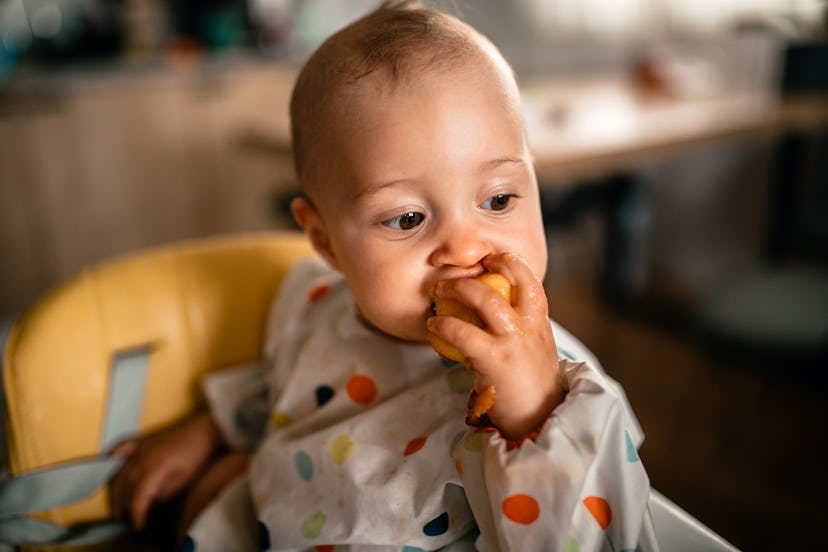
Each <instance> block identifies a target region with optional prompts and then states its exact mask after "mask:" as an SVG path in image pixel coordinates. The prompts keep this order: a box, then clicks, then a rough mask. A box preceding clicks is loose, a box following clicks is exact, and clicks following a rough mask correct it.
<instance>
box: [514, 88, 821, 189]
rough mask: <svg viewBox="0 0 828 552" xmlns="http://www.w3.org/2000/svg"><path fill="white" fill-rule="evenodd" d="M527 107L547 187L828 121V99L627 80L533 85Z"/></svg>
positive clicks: (538, 166) (537, 159) (525, 99)
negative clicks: (695, 91)
mask: <svg viewBox="0 0 828 552" xmlns="http://www.w3.org/2000/svg"><path fill="white" fill-rule="evenodd" d="M523 103H524V111H525V113H526V118H527V126H528V134H529V142H530V145H531V147H532V150H533V153H534V155H535V165H536V171H537V173H538V179H539V180H540V181H541V182H542V183H554V182H557V181H571V180H575V179H583V178H595V177H601V176H605V175H607V174H612V173H616V172H622V171H630V170H635V169H637V168H639V167H641V166H642V165H646V164H648V163H653V162H661V161H664V160H665V158H667V157H669V156H674V155H679V154H684V153H687V152H688V151H692V148H693V147H695V146H709V145H710V144H711V143H715V142H716V141H718V140H731V139H734V138H738V137H745V136H748V137H749V136H757V135H763V136H773V135H775V134H779V133H783V132H788V131H792V130H807V129H810V128H814V127H816V126H818V125H821V124H825V123H826V122H828V95H823V96H817V97H802V98H798V99H782V98H778V97H773V96H771V95H768V94H764V95H763V94H758V93H752V92H749V91H738V90H734V91H727V90H722V91H718V92H713V93H707V94H704V95H698V96H695V97H694V96H690V95H688V96H685V97H682V96H681V94H680V93H676V92H670V91H668V90H663V89H658V88H655V89H646V88H642V87H641V85H640V84H636V83H635V82H633V81H632V80H631V79H627V78H623V77H619V78H595V79H586V80H581V81H569V82H560V81H558V82H551V81H550V82H537V83H532V84H529V85H528V86H526V87H524V89H523Z"/></svg>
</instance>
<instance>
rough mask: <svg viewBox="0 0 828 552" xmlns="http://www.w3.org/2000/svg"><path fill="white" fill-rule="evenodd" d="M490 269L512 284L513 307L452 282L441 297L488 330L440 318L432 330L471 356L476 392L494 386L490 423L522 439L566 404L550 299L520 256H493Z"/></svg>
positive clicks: (464, 281) (468, 283)
mask: <svg viewBox="0 0 828 552" xmlns="http://www.w3.org/2000/svg"><path fill="white" fill-rule="evenodd" d="M484 264H485V266H486V268H487V269H488V270H489V271H491V272H499V273H500V274H502V275H504V276H505V277H506V278H508V279H509V281H511V282H512V300H513V305H510V304H509V302H508V301H507V300H506V299H504V298H503V297H502V296H501V295H500V294H498V293H497V292H496V291H494V290H492V289H491V288H490V287H489V286H487V285H486V284H484V283H482V282H478V281H475V280H472V279H468V278H461V279H458V280H450V281H447V282H443V283H441V284H439V285H438V286H437V288H436V290H435V293H436V295H437V297H441V298H444V299H453V300H456V301H458V302H460V303H463V304H465V305H468V306H469V307H471V308H472V309H474V310H475V311H476V312H477V314H478V315H479V316H480V318H481V319H482V320H483V322H484V323H485V324H486V327H485V328H478V327H477V326H475V325H473V324H470V323H468V322H464V321H463V320H460V319H458V318H455V317H452V316H434V317H431V318H430V319H429V320H428V329H429V331H430V332H431V333H433V334H435V335H437V336H439V337H441V338H443V339H445V340H446V341H448V342H449V343H451V344H453V345H454V346H456V347H457V348H458V349H459V350H460V351H461V352H462V353H463V354H464V355H465V356H466V358H467V359H468V361H469V363H470V365H471V366H472V368H473V369H474V371H475V377H474V389H475V391H477V392H479V393H480V392H483V390H485V389H486V388H487V387H488V386H490V385H491V386H493V387H494V390H495V402H494V406H493V407H492V409H491V410H490V411H489V413H488V415H489V419H490V420H491V422H492V423H493V424H494V425H495V426H497V427H498V428H499V429H500V430H501V432H503V434H504V435H505V436H507V437H509V438H520V437H523V436H525V435H527V434H529V433H530V432H532V431H533V430H534V429H536V428H537V427H539V426H540V425H541V424H542V423H543V421H544V420H545V419H546V418H547V417H548V416H549V415H550V414H551V412H552V410H553V409H554V408H555V407H556V406H557V405H558V404H560V402H561V401H562V400H563V392H562V389H561V385H560V379H559V372H558V355H557V349H556V346H555V339H554V337H553V336H552V328H551V326H550V324H549V317H548V306H547V301H546V294H545V293H544V290H543V285H542V284H541V282H540V281H539V280H538V278H537V277H536V276H535V274H534V273H533V271H532V269H531V267H530V266H529V265H528V264H527V263H526V261H524V260H523V259H522V258H520V257H518V256H517V255H513V254H509V253H507V254H503V255H497V256H493V257H488V258H486V259H485V260H484Z"/></svg>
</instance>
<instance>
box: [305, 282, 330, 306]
mask: <svg viewBox="0 0 828 552" xmlns="http://www.w3.org/2000/svg"><path fill="white" fill-rule="evenodd" d="M330 291H331V286H330V285H329V284H319V285H317V286H314V288H313V289H311V290H310V291H309V292H308V301H310V302H311V303H316V302H317V301H319V300H320V299H322V298H324V297H325V296H326V295H328V293H330Z"/></svg>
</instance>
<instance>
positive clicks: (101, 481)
mask: <svg viewBox="0 0 828 552" xmlns="http://www.w3.org/2000/svg"><path fill="white" fill-rule="evenodd" d="M149 356H150V347H149V346H145V347H141V348H136V349H129V350H126V351H122V352H120V353H118V354H116V355H115V357H114V358H113V360H112V366H111V374H110V378H109V393H108V396H109V399H108V403H107V408H106V412H105V416H104V427H103V433H102V435H101V445H100V450H101V452H103V453H106V452H107V451H108V450H109V449H110V448H111V447H112V446H113V445H115V444H116V443H118V442H119V441H120V440H122V439H124V438H126V437H130V436H132V435H135V434H137V433H138V430H139V429H140V423H141V414H142V409H143V404H144V395H145V392H146V378H147V373H148V371H149ZM122 463H123V458H117V457H110V456H100V457H96V458H90V459H85V460H80V461H76V462H67V463H65V464H60V465H57V466H52V467H50V468H45V469H41V470H37V471H33V472H29V473H25V474H22V475H18V476H15V477H13V478H11V479H9V480H7V481H5V482H3V484H2V485H0V541H3V542H8V543H13V544H45V543H50V542H57V541H60V542H61V543H62V544H67V543H70V542H71V543H81V542H94V541H96V540H104V539H106V538H110V537H112V536H114V535H117V534H119V533H120V532H122V531H123V530H124V529H125V526H124V525H123V524H121V523H102V524H94V525H88V526H84V527H75V528H66V527H62V526H60V525H57V524H54V523H50V522H47V521H43V520H38V519H32V518H24V517H19V516H23V515H25V514H30V513H33V512H39V511H43V510H48V509H51V508H56V507H58V506H63V505H66V504H71V503H73V502H77V501H79V500H81V499H83V498H86V497H88V496H89V495H91V494H92V493H94V492H95V491H96V490H98V489H99V488H100V487H101V486H103V485H105V484H106V483H107V482H108V481H109V480H110V479H111V478H112V476H113V475H115V473H116V472H117V471H118V469H119V468H120V466H121V464H122Z"/></svg>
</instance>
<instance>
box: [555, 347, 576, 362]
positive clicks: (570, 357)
mask: <svg viewBox="0 0 828 552" xmlns="http://www.w3.org/2000/svg"><path fill="white" fill-rule="evenodd" d="M558 352H559V353H560V354H562V355H563V356H565V357H566V358H568V359H569V360H575V357H574V356H572V353H570V352H569V351H564V350H563V349H558Z"/></svg>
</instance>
